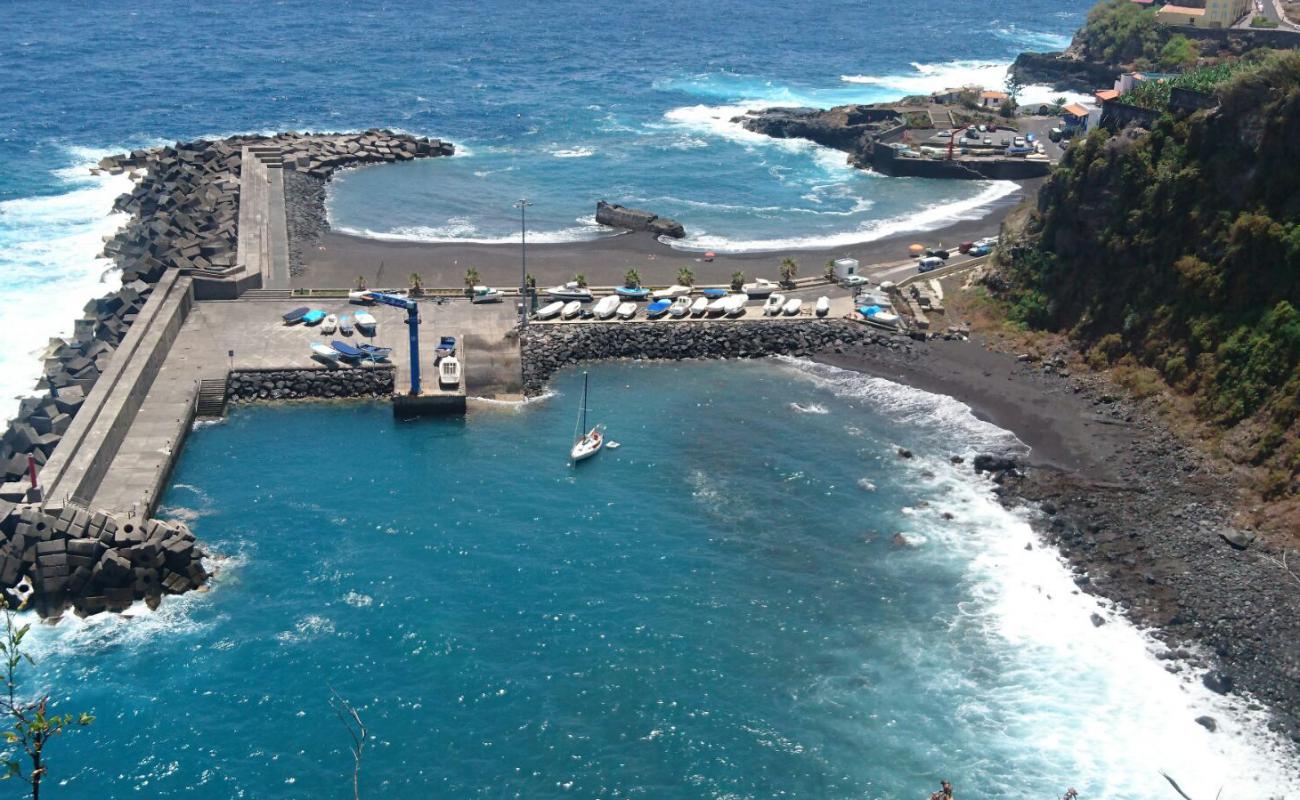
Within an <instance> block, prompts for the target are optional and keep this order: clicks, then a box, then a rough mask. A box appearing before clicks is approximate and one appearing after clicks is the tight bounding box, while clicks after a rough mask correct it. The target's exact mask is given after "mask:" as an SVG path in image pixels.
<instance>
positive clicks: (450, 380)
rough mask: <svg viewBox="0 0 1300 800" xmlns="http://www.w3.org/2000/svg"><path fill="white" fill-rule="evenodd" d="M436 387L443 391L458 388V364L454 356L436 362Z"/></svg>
mask: <svg viewBox="0 0 1300 800" xmlns="http://www.w3.org/2000/svg"><path fill="white" fill-rule="evenodd" d="M438 385H439V386H441V387H442V388H444V389H455V388H456V387H458V386H460V362H459V361H457V360H456V357H455V356H447V357H446V358H444V359H443V360H441V361H439V362H438Z"/></svg>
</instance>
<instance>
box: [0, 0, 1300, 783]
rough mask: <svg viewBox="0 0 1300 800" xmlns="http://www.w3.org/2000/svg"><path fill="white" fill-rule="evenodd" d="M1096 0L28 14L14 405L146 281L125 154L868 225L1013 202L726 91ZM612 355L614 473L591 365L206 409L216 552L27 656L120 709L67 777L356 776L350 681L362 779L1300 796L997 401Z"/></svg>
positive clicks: (837, 232)
mask: <svg viewBox="0 0 1300 800" xmlns="http://www.w3.org/2000/svg"><path fill="white" fill-rule="evenodd" d="M1087 5H1088V0H1023V1H1022V2H1017V3H998V4H988V3H973V2H968V1H967V0H925V1H923V2H912V3H904V4H899V3H889V2H840V1H835V2H823V3H819V4H816V5H799V4H793V5H792V4H789V3H777V2H771V0H757V1H752V2H743V3H742V2H736V1H735V0H722V1H721V2H689V3H688V2H679V1H678V0H665V1H664V2H659V3H655V4H592V3H579V2H572V1H568V0H566V1H559V0H557V1H556V2H547V3H538V2H502V0H483V1H482V2H440V3H427V2H417V0H390V1H389V2H383V3H366V4H362V3H343V2H337V1H335V0H313V1H312V2H305V1H301V2H300V1H299V0H293V1H286V2H276V3H271V2H253V1H252V0H208V1H207V2H202V3H199V2H168V3H158V2H145V1H144V0H115V1H114V2H108V0H87V2H80V3H76V4H70V3H44V2H13V1H12V0H11V2H7V3H4V4H3V7H2V8H0V11H3V24H0V76H4V78H5V79H6V80H5V81H4V85H3V88H4V92H3V102H0V277H2V278H3V280H0V344H3V347H0V395H2V396H3V397H4V398H5V401H4V402H6V403H9V405H10V407H11V408H12V407H13V406H12V403H11V402H10V401H9V400H8V398H10V397H12V396H13V395H15V394H17V393H19V392H21V391H25V390H27V389H28V388H29V387H30V385H31V383H32V381H33V380H34V378H35V376H36V375H37V374H38V372H39V366H40V365H39V361H38V359H37V354H38V353H39V351H40V349H41V348H42V347H43V345H44V343H45V341H46V337H48V336H51V335H55V334H57V333H59V332H60V331H68V330H70V328H71V320H72V319H73V318H74V317H75V316H76V315H77V314H78V313H79V312H80V309H81V306H82V305H83V304H84V303H85V301H86V300H88V299H89V298H90V297H92V296H95V295H98V294H100V293H102V292H103V291H105V290H106V288H111V287H112V286H113V284H114V281H115V280H116V278H115V276H114V275H113V274H112V273H111V272H106V270H107V268H108V266H109V265H108V264H107V262H104V261H102V260H98V259H96V257H95V256H96V254H97V253H98V251H99V248H100V245H101V241H102V237H104V236H106V235H109V234H111V233H112V231H113V230H114V229H115V228H116V227H117V226H118V225H119V224H121V220H120V219H117V218H113V217H110V216H108V214H107V212H108V210H109V208H110V206H111V203H112V200H113V198H114V197H115V196H116V195H117V194H118V193H120V192H123V191H126V190H128V189H129V188H130V180H129V179H128V178H125V177H117V178H101V177H92V176H90V175H89V174H88V172H87V167H88V166H89V165H91V164H93V163H94V162H95V161H97V160H98V158H100V157H101V156H102V155H105V154H108V153H111V152H117V151H121V150H123V149H127V148H132V147H142V146H150V145H156V144H159V143H162V142H165V141H168V140H175V139H178V138H192V137H197V136H220V135H225V134H231V133H242V132H257V131H267V132H270V131H276V130H283V129H298V130H304V129H313V130H322V129H329V130H357V129H362V128H366V127H370V126H387V127H392V128H398V129H403V130H407V131H411V132H415V133H419V134H428V135H433V136H441V137H444V138H447V139H450V140H452V141H454V142H456V143H457V145H458V146H459V147H460V153H459V155H458V156H457V157H456V158H453V159H437V160H436V161H430V162H428V163H422V164H411V165H404V166H403V167H401V168H393V169H385V168H377V169H366V170H358V171H354V172H350V173H347V174H344V175H342V176H340V177H339V178H338V179H337V180H336V182H335V185H334V186H333V189H332V191H331V197H330V201H329V203H330V211H331V216H332V220H333V222H334V224H335V225H336V226H338V227H340V228H343V229H347V230H352V231H358V232H363V233H369V234H371V235H377V236H388V237H398V238H416V239H426V240H445V239H450V240H480V241H484V240H486V241H501V240H504V241H509V240H510V237H511V236H513V235H514V222H515V217H514V211H513V209H511V208H510V204H511V202H513V201H514V200H515V199H516V198H518V197H519V196H520V195H527V196H529V197H530V198H532V199H533V200H534V202H535V203H536V205H535V206H534V207H533V209H532V212H531V225H530V230H531V236H532V237H533V238H534V239H535V240H550V241H563V240H574V239H583V238H590V237H595V236H601V235H606V233H605V232H603V231H601V230H600V229H599V228H597V227H595V226H594V225H593V224H592V222H591V220H590V219H589V218H590V217H591V215H592V212H593V206H594V202H595V200H597V199H600V198H605V199H609V200H611V201H622V202H626V203H633V204H638V205H644V206H647V207H650V208H653V209H654V210H656V211H660V212H661V213H666V214H673V215H676V216H678V217H680V218H681V219H683V221H685V222H686V223H687V225H688V227H689V228H690V230H691V239H690V240H688V241H687V242H686V243H685V244H686V245H687V246H696V247H712V248H715V249H738V250H746V249H765V248H772V247H778V246H792V245H823V246H826V245H834V244H836V243H841V242H849V241H861V240H865V239H869V238H875V237H879V236H882V235H885V234H888V233H891V232H895V231H903V230H914V229H925V228H927V227H933V226H936V225H940V224H943V222H945V221H947V220H951V219H953V218H956V217H959V216H961V215H963V214H970V213H975V212H977V210H978V208H979V206H981V205H982V204H984V203H987V202H989V201H990V200H992V199H994V198H996V197H998V196H1000V195H1001V194H1002V193H1005V192H1006V191H1007V188H1008V187H1006V186H1005V185H1002V184H998V183H936V182H926V181H907V180H890V179H882V178H877V177H873V176H870V175H865V174H862V173H856V172H853V171H851V170H849V169H848V168H847V167H845V166H844V162H843V157H842V156H841V155H840V154H837V153H831V152H829V151H826V150H824V149H822V148H818V147H815V146H812V145H807V144H801V143H796V142H777V141H769V140H766V139H762V138H760V137H754V136H749V135H747V134H745V132H744V131H743V130H740V129H739V128H738V127H737V126H735V125H733V124H732V123H730V119H731V117H732V116H734V115H736V114H739V113H742V112H743V111H744V110H745V109H747V108H754V107H761V106H766V105H772V104H813V105H822V106H825V105H832V104H836V103H843V102H850V101H870V100H881V99H888V98H891V97H896V96H899V95H903V94H909V93H918V92H927V91H930V90H932V89H935V88H942V87H946V86H950V85H959V84H964V83H968V82H972V81H973V82H979V83H984V84H986V85H996V84H998V83H1000V82H1001V81H1002V78H1003V74H1004V72H1005V68H1006V65H1007V64H1008V63H1009V62H1010V60H1011V59H1012V58H1013V57H1014V56H1015V54H1016V53H1017V52H1019V51H1021V50H1023V49H1027V48H1029V49H1035V48H1036V49H1048V48H1055V47H1060V46H1062V45H1063V44H1064V43H1065V42H1066V41H1068V38H1069V35H1070V33H1071V32H1072V31H1073V30H1074V29H1075V28H1076V27H1077V25H1078V24H1079V22H1080V20H1081V18H1082V15H1083V13H1084V11H1085V9H1086V6H1087ZM1037 91H1039V93H1040V94H1042V95H1043V96H1048V94H1049V93H1047V92H1043V91H1042V90H1037ZM1031 96H1032V95H1031ZM778 220H779V222H778ZM592 378H593V384H594V392H593V400H592V402H593V407H594V408H595V410H596V414H597V416H598V417H599V418H600V419H602V420H603V421H605V422H606V423H607V424H608V425H609V430H610V434H611V435H612V437H613V438H615V439H617V440H620V441H622V442H623V443H624V446H623V447H622V448H620V449H618V450H615V451H608V452H605V453H602V454H601V455H600V456H598V457H597V459H596V460H595V461H593V462H592V463H589V464H586V465H584V467H583V468H582V469H580V470H572V469H570V468H569V467H568V466H567V465H566V463H565V460H564V456H563V454H564V452H565V449H566V447H567V442H568V437H569V435H570V433H571V431H572V429H573V422H574V418H573V415H574V411H575V404H576V398H575V396H574V388H575V386H576V381H577V380H578V375H577V374H576V373H572V372H571V373H566V374H564V375H561V376H559V378H558V379H557V381H556V394H555V395H554V396H552V397H550V398H548V399H546V400H543V401H540V402H534V403H531V404H528V405H521V406H515V405H504V404H497V405H490V404H489V405H478V406H476V407H475V409H474V411H473V412H472V413H471V414H470V416H469V417H468V418H467V419H465V420H463V421H455V422H448V421H444V422H427V423H421V424H408V425H399V424H396V423H394V421H393V420H392V417H391V411H390V409H389V408H388V407H387V406H386V405H384V404H352V405H323V406H311V407H301V406H294V407H283V408H269V407H264V408H256V409H241V410H237V411H236V412H235V413H234V414H233V415H232V416H231V418H230V419H229V420H228V421H227V422H225V423H223V424H220V425H216V426H213V427H206V428H202V429H200V430H198V431H197V432H196V433H195V434H194V436H193V437H192V439H191V440H190V443H189V444H188V445H187V447H186V450H185V452H184V454H183V457H182V459H181V461H180V464H179V466H178V468H177V471H176V473H175V475H174V485H173V486H172V488H171V489H170V491H169V492H168V494H167V497H166V508H167V512H168V513H169V514H172V515H175V516H177V517H181V518H184V519H188V520H190V521H191V522H192V524H193V526H194V529H195V531H196V532H197V533H198V535H199V536H200V537H202V539H203V540H204V541H205V542H207V543H208V544H209V546H210V548H211V549H212V551H213V552H214V554H216V557H217V558H216V561H217V564H218V565H219V566H220V576H219V578H218V580H217V581H216V583H215V586H214V588H213V590H212V591H211V592H208V593H202V594H191V595H187V596H185V597H183V598H179V599H177V598H172V599H169V600H168V601H166V602H165V603H164V605H163V607H162V608H161V610H160V611H159V612H157V613H153V614H148V613H141V614H140V615H138V616H136V617H134V618H130V619H123V618H117V617H113V618H108V617H100V618H95V619H92V620H90V621H87V622H81V621H78V620H75V619H69V620H66V621H65V622H64V623H62V624H60V625H59V626H58V627H55V628H49V627H41V628H39V629H38V631H37V633H36V634H34V639H33V645H34V655H35V656H36V658H37V660H38V662H39V667H38V670H37V672H36V673H35V675H34V677H35V678H36V679H37V680H39V682H40V683H41V684H42V685H44V686H48V687H49V688H50V689H51V690H52V691H53V693H54V695H55V697H56V699H57V700H58V701H59V703H60V704H63V705H64V706H65V707H66V708H69V709H72V708H76V709H82V708H88V709H91V710H93V711H94V712H95V713H96V714H97V715H98V717H99V719H98V721H97V722H96V723H95V725H94V726H93V727H92V728H90V729H88V730H86V731H82V732H78V733H77V734H75V735H70V736H68V737H65V738H63V739H60V740H58V741H57V742H55V743H54V744H53V745H51V748H52V750H51V761H50V768H51V775H52V779H51V781H52V785H51V786H50V787H49V789H48V794H47V796H48V797H56V798H57V797H68V798H96V800H112V799H113V798H139V797H161V798H167V797H177V798H179V797H186V798H189V797H203V798H230V797H247V798H280V797H284V798H289V797H340V798H341V797H345V796H349V795H348V792H349V788H350V787H349V786H348V781H349V776H350V769H351V761H350V757H349V756H348V754H347V752H346V744H347V738H346V733H345V731H344V730H343V729H342V727H341V726H340V725H339V723H338V722H337V720H336V719H335V718H334V716H333V715H332V713H331V712H330V710H329V707H328V699H329V691H330V687H333V688H334V689H336V690H337V691H339V692H340V693H341V694H343V695H344V696H346V697H348V698H350V699H351V700H352V701H353V702H354V703H355V704H356V705H357V706H358V707H359V708H360V709H361V712H362V714H363V716H364V718H365V720H366V722H367V724H368V725H369V727H370V731H371V735H372V740H371V743H370V746H369V747H368V748H367V751H366V755H365V758H364V768H363V790H364V793H365V795H364V796H369V797H390V798H430V797H436V798H461V797H485V798H506V797H528V798H536V797H587V798H615V797H645V798H650V797H654V798H755V800H759V799H763V800H766V799H767V798H774V797H791V798H796V797H797V798H819V799H820V798H919V797H924V796H926V795H927V794H928V792H929V791H932V790H933V789H935V788H937V785H938V780H939V779H940V778H942V777H948V778H951V779H952V780H954V782H955V783H956V785H957V789H958V796H960V797H963V798H969V797H975V798H1053V797H1059V796H1060V795H1061V793H1063V792H1064V791H1065V789H1066V788H1067V787H1068V786H1071V785H1073V786H1075V787H1076V788H1078V789H1079V790H1080V791H1081V792H1082V796H1083V798H1085V800H1091V798H1157V797H1168V796H1169V790H1168V788H1167V787H1166V786H1165V785H1164V783H1163V781H1162V779H1161V778H1160V776H1159V773H1158V770H1160V769H1167V770H1169V771H1170V772H1171V773H1172V774H1174V775H1175V776H1176V777H1177V778H1178V779H1179V780H1180V781H1182V782H1183V785H1184V786H1191V787H1195V789H1196V791H1197V792H1198V794H1197V796H1198V797H1199V796H1212V795H1213V792H1214V791H1216V790H1217V787H1219V786H1221V785H1222V786H1225V787H1226V788H1225V791H1224V794H1223V797H1224V798H1225V799H1226V798H1252V800H1253V799H1254V798H1261V797H1265V796H1267V794H1268V792H1270V791H1272V792H1274V793H1276V794H1281V793H1282V792H1288V791H1289V792H1291V793H1295V792H1296V791H1297V787H1296V785H1295V778H1294V767H1293V765H1290V766H1285V767H1284V766H1279V765H1278V763H1277V762H1276V761H1274V760H1273V758H1272V756H1271V755H1270V754H1269V752H1268V751H1267V749H1266V743H1265V741H1264V740H1263V739H1262V738H1261V737H1259V736H1258V732H1259V731H1260V730H1261V729H1262V723H1261V721H1260V720H1259V718H1258V717H1257V715H1255V714H1253V713H1251V712H1247V711H1242V710H1240V709H1236V710H1234V709H1231V708H1228V707H1225V706H1223V705H1222V702H1223V701H1222V700H1221V699H1219V698H1214V697H1210V696H1208V695H1207V694H1206V693H1205V692H1204V691H1203V690H1201V689H1199V688H1198V684H1197V683H1196V681H1195V680H1194V678H1189V679H1184V678H1182V677H1179V676H1173V675H1170V674H1168V673H1166V672H1165V671H1164V669H1163V666H1162V664H1163V662H1159V661H1157V660H1156V659H1155V658H1154V657H1153V656H1152V655H1151V645H1150V643H1149V642H1148V641H1147V640H1146V639H1145V638H1144V637H1143V635H1142V634H1141V633H1140V632H1138V631H1136V630H1134V629H1133V628H1131V627H1130V626H1128V625H1126V624H1124V623H1123V622H1122V621H1121V620H1119V619H1118V618H1117V617H1115V615H1114V612H1113V611H1111V610H1109V609H1105V608H1098V607H1097V606H1096V604H1095V602H1094V601H1093V600H1092V599H1091V598H1088V597H1086V596H1082V595H1079V594H1078V593H1076V592H1075V591H1074V587H1073V584H1072V583H1071V582H1070V579H1069V575H1068V573H1067V572H1066V571H1065V569H1064V567H1063V566H1062V565H1061V564H1060V563H1059V561H1058V559H1057V558H1056V556H1055V555H1054V554H1053V553H1052V552H1051V551H1050V550H1047V549H1044V548H1040V547H1038V546H1034V547H1033V548H1032V549H1026V545H1028V544H1030V543H1031V542H1032V541H1033V536H1032V534H1031V532H1030V530H1029V528H1028V525H1027V523H1026V521H1025V520H1024V519H1021V518H1019V517H1017V516H1014V515H1011V514H1009V513H1007V512H1005V511H1004V510H1002V509H1001V508H1000V507H999V506H998V505H997V504H996V503H994V502H993V501H992V498H991V495H990V493H989V490H988V487H987V486H986V485H984V484H983V483H980V482H978V481H976V480H974V479H973V478H972V477H971V475H970V473H969V472H968V471H967V470H966V469H965V468H964V467H954V466H953V465H951V464H950V463H949V462H948V460H947V459H948V456H949V455H952V454H954V453H961V454H965V455H970V454H971V453H973V452H975V451H976V450H978V449H981V448H983V447H988V446H994V445H1014V440H1013V439H1012V438H1011V437H1010V435H1009V434H1006V433H1005V432H1002V431H998V430H996V429H993V428H991V427H989V426H987V425H984V424H982V423H979V422H978V421H976V420H975V419H974V418H973V417H972V416H971V415H970V412H969V410H968V409H966V408H965V407H964V406H962V405H961V404H959V403H956V402H955V401H951V400H947V399H944V398H937V397H933V396H930V395H925V394H923V393H920V392H916V391H913V390H910V389H905V388H903V387H898V386H895V385H893V384H888V383H887V382H883V381H879V380H875V379H869V378H863V377H860V376H856V375H851V374H847V373H839V372H836V371H833V370H829V369H826V368H814V367H811V366H809V365H806V364H797V363H791V362H764V363H743V364H742V363H714V364H707V365H705V364H682V365H671V366H670V365H658V366H652V367H651V366H637V365H604V366H599V367H597V368H594V369H593V370H592ZM899 445H905V446H908V447H910V448H912V449H913V450H915V451H916V452H917V454H918V457H917V458H916V459H913V460H911V461H902V460H899V459H897V458H896V457H895V456H894V455H893V452H894V449H895V447H897V446H899ZM944 512H948V513H950V514H951V515H952V516H953V519H951V520H947V519H945V518H944V516H943V513H944ZM896 536H897V537H898V538H896ZM1094 612H1097V613H1101V614H1103V615H1104V616H1106V617H1108V618H1110V619H1111V620H1112V621H1111V623H1110V624H1107V625H1105V626H1103V627H1100V628H1097V627H1094V626H1093V625H1092V623H1091V622H1090V621H1089V615H1090V614H1091V613H1094ZM33 685H34V684H33ZM1203 713H1211V714H1213V715H1214V716H1216V717H1217V718H1218V719H1219V722H1220V726H1221V727H1220V732H1219V733H1217V734H1213V735H1211V734H1209V733H1208V732H1206V731H1204V730H1203V729H1202V728H1200V727H1199V726H1198V725H1196V724H1195V723H1194V722H1193V719H1194V717H1196V716H1197V715H1199V714H1203ZM0 785H3V786H5V788H6V790H8V789H9V787H10V786H12V785H11V784H0ZM6 796H9V795H6Z"/></svg>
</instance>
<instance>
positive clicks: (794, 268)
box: [779, 258, 799, 286]
mask: <svg viewBox="0 0 1300 800" xmlns="http://www.w3.org/2000/svg"><path fill="white" fill-rule="evenodd" d="M779 274H780V276H781V283H782V284H783V285H785V286H794V279H795V277H796V276H797V275H798V274H799V264H798V263H797V262H796V261H795V260H794V259H793V258H783V259H781V269H780V271H779Z"/></svg>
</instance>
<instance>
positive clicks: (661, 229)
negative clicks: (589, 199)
mask: <svg viewBox="0 0 1300 800" xmlns="http://www.w3.org/2000/svg"><path fill="white" fill-rule="evenodd" d="M596 222H597V223H599V224H601V225H608V226H610V227H611V228H626V229H627V230H630V231H650V232H651V233H653V234H654V235H656V236H671V237H673V238H674V239H680V238H682V237H683V236H685V235H686V229H685V228H683V227H682V224H681V223H680V222H678V221H677V220H675V219H668V218H667V217H661V216H659V215H658V214H652V213H650V212H649V211H641V210H639V209H636V208H627V207H626V206H620V205H617V204H614V203H606V202H605V201H604V200H600V201H598V202H597V203H596Z"/></svg>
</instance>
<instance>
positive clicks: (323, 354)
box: [311, 342, 339, 363]
mask: <svg viewBox="0 0 1300 800" xmlns="http://www.w3.org/2000/svg"><path fill="white" fill-rule="evenodd" d="M311 352H312V355H314V356H317V357H319V358H323V359H325V360H326V361H329V362H330V363H335V362H337V361H338V360H339V353H338V351H337V350H335V349H334V348H333V347H330V346H329V345H327V344H324V343H322V342H312V343H311Z"/></svg>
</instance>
